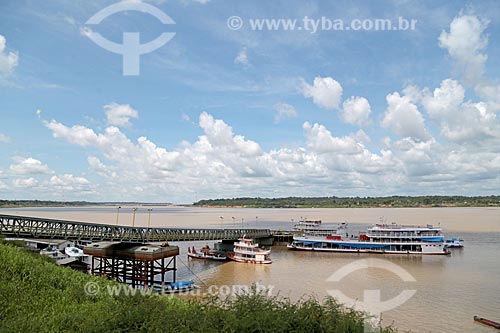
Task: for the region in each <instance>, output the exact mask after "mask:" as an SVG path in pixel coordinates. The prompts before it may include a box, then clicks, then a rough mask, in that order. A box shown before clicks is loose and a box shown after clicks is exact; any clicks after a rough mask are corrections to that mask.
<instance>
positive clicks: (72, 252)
mask: <svg viewBox="0 0 500 333" xmlns="http://www.w3.org/2000/svg"><path fill="white" fill-rule="evenodd" d="M64 253H65V254H66V255H67V256H68V257H77V258H79V257H84V256H85V254H84V253H83V250H82V249H79V248H77V247H75V246H68V247H66V248H65V249H64Z"/></svg>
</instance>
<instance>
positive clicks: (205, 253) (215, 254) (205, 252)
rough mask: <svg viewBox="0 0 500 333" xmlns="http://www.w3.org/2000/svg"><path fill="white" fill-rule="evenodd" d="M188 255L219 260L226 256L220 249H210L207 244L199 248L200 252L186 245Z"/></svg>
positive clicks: (195, 257) (224, 258)
mask: <svg viewBox="0 0 500 333" xmlns="http://www.w3.org/2000/svg"><path fill="white" fill-rule="evenodd" d="M188 257H189V258H194V259H205V260H219V261H223V260H226V259H227V256H226V255H225V254H224V253H222V252H220V251H214V250H212V249H210V247H209V246H208V245H205V246H204V247H202V248H201V249H200V252H197V251H196V249H195V248H194V246H193V247H188Z"/></svg>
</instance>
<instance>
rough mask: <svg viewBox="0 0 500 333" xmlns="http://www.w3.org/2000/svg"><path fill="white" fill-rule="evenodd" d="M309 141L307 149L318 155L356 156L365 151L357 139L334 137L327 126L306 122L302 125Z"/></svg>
mask: <svg viewBox="0 0 500 333" xmlns="http://www.w3.org/2000/svg"><path fill="white" fill-rule="evenodd" d="M302 128H303V129H304V132H305V137H306V139H307V147H308V148H309V149H310V150H312V151H314V152H317V153H320V154H322V153H343V154H356V153H360V152H361V151H362V150H363V145H362V144H360V143H359V142H358V141H357V140H356V138H355V137H352V136H345V137H334V136H332V133H331V132H330V131H329V130H327V129H326V127H325V126H323V125H319V124H314V125H311V124H310V123H309V122H305V123H304V124H303V125H302Z"/></svg>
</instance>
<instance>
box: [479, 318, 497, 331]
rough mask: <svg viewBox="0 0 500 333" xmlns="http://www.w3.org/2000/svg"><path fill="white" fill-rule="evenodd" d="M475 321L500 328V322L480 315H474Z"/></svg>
mask: <svg viewBox="0 0 500 333" xmlns="http://www.w3.org/2000/svg"><path fill="white" fill-rule="evenodd" d="M474 321H477V322H478V323H481V324H483V325H486V326H490V327H493V328H495V329H497V330H500V323H497V322H496V321H493V320H489V319H486V318H481V317H479V316H474Z"/></svg>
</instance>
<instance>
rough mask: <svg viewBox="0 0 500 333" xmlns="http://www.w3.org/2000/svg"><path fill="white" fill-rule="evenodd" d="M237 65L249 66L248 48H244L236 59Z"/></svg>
mask: <svg viewBox="0 0 500 333" xmlns="http://www.w3.org/2000/svg"><path fill="white" fill-rule="evenodd" d="M234 63H235V64H240V65H248V53H247V48H246V47H244V48H242V49H241V50H240V51H239V52H238V55H237V56H236V58H235V59H234Z"/></svg>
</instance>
